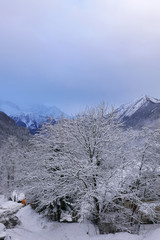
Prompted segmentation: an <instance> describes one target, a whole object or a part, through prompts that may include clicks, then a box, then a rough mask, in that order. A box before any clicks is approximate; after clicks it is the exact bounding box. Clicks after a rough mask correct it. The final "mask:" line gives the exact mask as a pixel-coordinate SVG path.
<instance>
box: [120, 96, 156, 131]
mask: <svg viewBox="0 0 160 240" xmlns="http://www.w3.org/2000/svg"><path fill="white" fill-rule="evenodd" d="M116 112H117V114H118V118H119V119H120V121H121V122H123V123H124V126H125V127H132V128H136V129H140V128H142V127H145V126H148V127H153V128H160V100H158V99H156V98H153V97H149V96H147V95H145V96H143V97H141V98H140V99H138V100H136V101H134V102H133V103H131V104H127V105H122V106H120V107H119V108H118V109H116Z"/></svg>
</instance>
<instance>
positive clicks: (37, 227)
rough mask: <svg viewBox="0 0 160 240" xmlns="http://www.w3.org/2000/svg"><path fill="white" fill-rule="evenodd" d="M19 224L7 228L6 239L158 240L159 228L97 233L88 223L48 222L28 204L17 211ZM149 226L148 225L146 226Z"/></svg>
mask: <svg viewBox="0 0 160 240" xmlns="http://www.w3.org/2000/svg"><path fill="white" fill-rule="evenodd" d="M17 216H18V218H19V219H20V221H21V225H19V226H17V227H16V228H14V229H8V230H7V235H8V240H9V239H11V240H160V228H157V226H155V227H154V228H153V225H152V229H148V230H142V231H141V233H140V235H139V236H138V235H132V234H129V233H116V234H108V235H99V234H98V232H97V230H96V229H95V227H94V226H93V225H91V224H89V223H56V222H48V221H47V220H46V219H45V218H43V217H42V216H41V215H39V214H37V213H35V212H34V211H33V210H32V209H31V207H30V206H27V207H24V208H22V209H20V210H19V212H18V213H17ZM148 227H150V226H148Z"/></svg>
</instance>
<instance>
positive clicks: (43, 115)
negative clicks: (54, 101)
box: [0, 101, 67, 134]
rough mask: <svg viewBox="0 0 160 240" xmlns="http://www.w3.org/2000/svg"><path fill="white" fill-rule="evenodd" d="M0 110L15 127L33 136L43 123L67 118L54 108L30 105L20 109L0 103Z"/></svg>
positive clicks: (10, 104) (6, 103)
mask: <svg viewBox="0 0 160 240" xmlns="http://www.w3.org/2000/svg"><path fill="white" fill-rule="evenodd" d="M0 110H1V111H3V112H5V113H6V114H8V115H9V116H10V117H11V118H12V119H13V120H14V121H15V123H16V125H17V126H20V127H26V128H27V129H29V131H30V133H31V134H35V133H36V132H37V131H38V130H39V129H40V127H41V126H42V124H43V123H44V122H48V121H50V119H53V120H52V122H53V123H54V122H56V120H58V119H59V118H60V117H62V116H67V115H66V114H64V113H63V112H62V111H61V110H59V109H58V108H56V107H54V106H53V107H48V106H45V105H40V104H39V105H32V106H29V107H26V108H23V109H21V108H20V107H19V106H17V105H15V104H13V103H10V102H4V101H0Z"/></svg>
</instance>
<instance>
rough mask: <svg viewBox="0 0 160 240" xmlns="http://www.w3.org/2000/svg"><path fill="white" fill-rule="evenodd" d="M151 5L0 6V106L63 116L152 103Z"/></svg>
mask: <svg viewBox="0 0 160 240" xmlns="http://www.w3.org/2000/svg"><path fill="white" fill-rule="evenodd" d="M159 23H160V2H159V1H158V0H152V1H151V0H23V1H22V0H14V1H13V0H0V86H1V87H0V99H2V100H8V101H12V102H15V103H18V104H19V105H21V104H30V103H47V104H50V105H55V106H57V107H59V108H60V109H61V110H62V111H64V112H66V113H68V114H71V113H73V114H74V113H77V112H79V111H81V110H82V109H84V108H85V106H86V105H95V104H98V103H99V102H101V101H105V102H107V103H109V104H110V105H115V106H118V105H120V104H122V103H128V102H130V101H133V100H134V99H135V98H139V97H140V96H142V95H144V94H148V95H151V96H153V97H156V98H160V24H159Z"/></svg>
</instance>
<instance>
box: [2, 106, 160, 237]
mask: <svg viewBox="0 0 160 240" xmlns="http://www.w3.org/2000/svg"><path fill="white" fill-rule="evenodd" d="M52 123H53V120H52V119H51V122H50V123H46V124H44V125H43V127H42V129H41V131H40V132H39V133H38V134H36V135H34V136H32V137H30V138H29V139H27V138H26V139H25V138H24V140H23V141H18V140H17V138H16V137H13V136H12V137H8V139H7V141H4V142H3V145H2V146H1V148H0V194H3V195H5V196H6V197H8V198H9V197H10V195H11V193H12V192H13V191H14V190H16V191H17V192H18V191H19V192H24V193H25V195H26V202H27V204H31V206H32V208H34V209H35V211H37V212H39V213H41V214H42V215H44V216H46V217H47V218H48V219H49V220H51V221H58V222H84V221H89V222H90V223H92V224H94V225H95V226H97V229H98V230H99V233H115V232H121V231H123V232H128V233H139V229H140V226H141V224H144V223H156V224H157V223H159V222H160V202H159V197H160V168H159V163H160V162H159V161H160V130H159V129H153V128H152V129H151V128H143V129H141V130H133V129H129V128H128V129H126V128H125V129H124V128H123V124H122V123H120V122H119V121H118V119H117V116H116V114H115V111H108V109H107V107H106V106H105V104H100V105H99V106H97V107H95V108H87V109H86V110H85V111H84V112H82V113H80V114H78V115H77V116H76V117H73V118H68V119H65V118H62V119H60V120H59V121H58V122H57V123H56V124H52Z"/></svg>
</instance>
